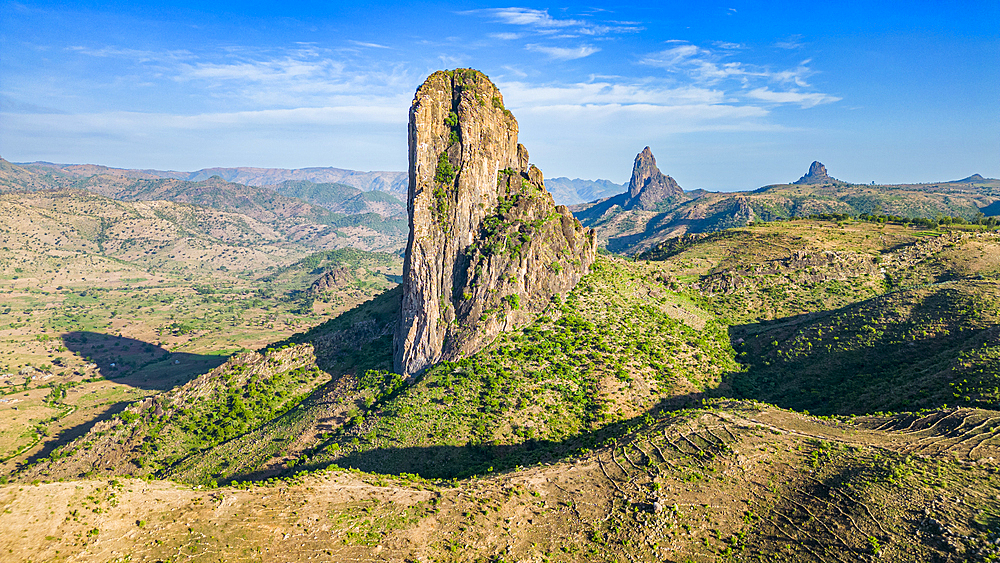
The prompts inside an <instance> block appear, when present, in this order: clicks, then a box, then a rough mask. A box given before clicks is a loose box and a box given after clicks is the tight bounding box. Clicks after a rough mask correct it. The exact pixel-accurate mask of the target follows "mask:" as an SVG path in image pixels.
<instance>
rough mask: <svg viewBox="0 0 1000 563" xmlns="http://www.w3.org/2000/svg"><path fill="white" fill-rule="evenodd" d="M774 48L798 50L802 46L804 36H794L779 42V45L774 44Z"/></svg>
mask: <svg viewBox="0 0 1000 563" xmlns="http://www.w3.org/2000/svg"><path fill="white" fill-rule="evenodd" d="M774 46H775V47H777V48H779V49H788V50H793V49H798V48H799V47H801V46H802V36H801V35H793V36H791V37H789V38H788V39H785V40H783V41H778V42H777V43H775V44H774Z"/></svg>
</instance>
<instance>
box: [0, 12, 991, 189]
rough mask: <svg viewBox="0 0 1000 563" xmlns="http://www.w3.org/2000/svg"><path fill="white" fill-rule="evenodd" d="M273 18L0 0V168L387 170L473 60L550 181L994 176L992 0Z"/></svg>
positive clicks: (718, 182)
mask: <svg viewBox="0 0 1000 563" xmlns="http://www.w3.org/2000/svg"><path fill="white" fill-rule="evenodd" d="M280 4H281V3H278V2H273V1H269V2H215V3H212V2H199V3H195V2H156V3H151V2H141V1H139V2H9V1H0V156H3V157H4V158H6V159H8V160H11V161H15V162H24V161H34V160H47V161H52V162H65V163H95V164H105V165H109V166H119V167H128V168H160V169H174V170H194V169H198V168H204V167H210V166H261V167H283V168H300V167H308V166H336V167H340V168H351V169H359V170H404V169H405V168H406V118H407V109H408V107H409V104H410V101H411V100H412V98H413V92H414V90H415V89H416V87H417V86H419V85H420V83H421V82H422V81H423V79H424V78H425V77H426V76H427V75H428V74H429V73H431V72H433V71H434V70H437V69H442V68H455V67H472V68H477V69H480V70H482V71H483V72H485V73H486V74H487V75H489V76H490V77H491V79H493V81H494V82H496V83H497V84H498V85H499V86H500V88H501V91H502V92H503V94H504V98H505V103H506V105H507V107H508V108H509V109H511V110H512V111H513V112H514V115H515V116H516V117H517V119H518V122H519V123H520V129H521V135H520V137H521V142H522V143H524V144H525V146H527V147H528V150H529V152H530V153H531V157H532V161H533V162H535V163H536V164H537V165H538V166H539V167H540V168H541V169H542V170H543V172H544V173H545V174H546V176H548V177H555V176H569V177H572V178H576V177H580V178H588V179H596V178H607V179H610V180H613V181H616V182H625V181H627V180H628V177H629V175H630V173H631V166H632V160H633V158H634V157H635V155H636V153H638V152H639V151H640V150H642V148H643V147H644V146H646V145H649V146H650V147H651V148H652V149H653V153H654V154H655V155H656V157H657V162H658V164H659V165H660V168H661V170H663V171H664V172H665V173H667V174H670V175H672V176H673V177H674V178H675V179H677V181H678V182H679V183H680V184H681V186H682V187H684V188H685V189H695V188H705V189H710V190H745V189H753V188H756V187H759V186H761V185H765V184H768V183H776V182H782V181H791V180H795V179H796V178H798V177H799V176H800V175H802V174H803V173H805V171H806V169H807V168H808V166H809V163H810V162H812V161H813V160H820V161H822V162H823V163H824V164H826V165H827V168H828V169H829V170H830V173H831V175H833V176H836V177H838V178H841V179H844V180H848V181H854V182H870V181H876V182H921V181H936V180H948V179H958V178H961V177H964V176H968V175H970V174H973V173H981V174H983V175H985V176H990V177H1000V1H997V0H993V1H981V2H976V1H968V2H935V3H920V2H895V3H891V2H890V3H885V2H883V3H879V2H829V3H818V4H809V3H801V2H752V1H746V0H731V1H723V2H719V3H713V2H711V1H709V2H692V3H655V2H643V3H620V4H615V3H607V4H601V5H599V6H595V5H592V4H559V5H556V4H540V3H530V4H520V3H518V4H509V3H500V4H486V3H480V2H449V3H442V2H384V3H374V2H364V3H363V2H324V3H296V4H295V5H293V6H282V5H280Z"/></svg>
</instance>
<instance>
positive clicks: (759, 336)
mask: <svg viewBox="0 0 1000 563" xmlns="http://www.w3.org/2000/svg"><path fill="white" fill-rule="evenodd" d="M979 318H980V317H979V313H978V311H976V302H975V301H973V300H972V297H971V296H970V294H969V293H967V292H964V291H960V290H959V289H958V288H948V287H941V288H938V289H936V290H935V291H933V292H932V293H929V294H921V293H919V292H914V293H910V294H906V292H900V293H896V294H890V295H887V296H880V297H876V298H873V299H870V300H867V301H862V302H860V303H855V304H853V305H849V306H847V307H844V308H841V309H835V310H832V311H823V312H816V313H807V314H803V315H796V316H793V317H787V318H782V319H776V320H773V321H764V322H760V323H752V324H746V325H740V326H733V327H730V328H729V337H730V341H731V342H732V345H733V349H734V350H736V352H737V353H738V354H739V355H740V357H739V359H740V361H741V362H742V363H743V365H744V366H746V370H745V371H742V372H736V373H730V374H728V375H727V376H725V378H724V381H725V382H726V383H728V384H729V385H730V386H731V389H732V393H733V394H734V395H735V396H736V397H738V398H745V399H755V400H759V401H764V402H768V403H773V404H776V405H778V406H780V407H783V408H788V409H793V410H797V411H808V412H810V413H812V414H820V415H851V414H867V413H873V412H895V411H910V410H916V409H921V408H936V407H941V406H942V405H944V404H954V403H956V395H955V393H956V391H957V390H958V387H956V385H967V386H975V385H980V386H983V387H984V388H996V386H997V385H998V384H1000V378H998V377H997V371H996V366H995V364H994V363H991V360H990V359H989V358H988V357H979V356H978V355H977V354H970V352H972V351H974V350H979V349H983V348H984V347H994V346H998V345H1000V327H997V326H996V325H990V324H988V323H984V322H983V321H982V320H978V319H979ZM962 362H969V363H970V366H971V367H966V368H963V367H962ZM977 362H979V363H978V364H977ZM970 382H971V383H970ZM958 402H959V403H963V404H976V403H975V399H974V398H973V399H972V400H971V401H970V400H968V399H964V397H963V398H962V399H958ZM979 406H983V405H979ZM990 408H995V407H990Z"/></svg>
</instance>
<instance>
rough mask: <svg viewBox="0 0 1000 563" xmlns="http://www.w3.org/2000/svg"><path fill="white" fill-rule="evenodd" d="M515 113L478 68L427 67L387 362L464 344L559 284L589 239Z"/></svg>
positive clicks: (443, 355) (567, 284) (415, 117)
mask: <svg viewBox="0 0 1000 563" xmlns="http://www.w3.org/2000/svg"><path fill="white" fill-rule="evenodd" d="M517 134H518V126H517V120H515V119H514V116H513V115H512V114H511V113H510V112H509V111H507V110H506V109H505V108H504V106H503V97H502V96H501V94H500V91H499V90H498V89H497V87H496V86H495V85H493V83H492V82H490V80H489V79H488V78H487V77H486V76H485V75H483V74H482V73H480V72H478V71H475V70H469V69H458V70H455V71H448V72H445V71H439V72H435V73H434V74H432V75H431V76H430V77H428V78H427V80H426V81H425V82H424V84H423V85H422V86H420V88H418V89H417V93H416V96H415V97H414V100H413V104H412V106H411V107H410V121H409V191H408V197H407V210H408V213H409V219H410V235H409V241H408V243H407V250H406V259H405V262H404V267H403V268H404V270H403V298H402V310H401V317H400V322H399V326H398V327H397V330H396V334H395V339H394V346H395V348H394V364H395V369H396V370H397V371H398V372H399V373H403V374H406V375H412V374H416V373H419V372H420V371H421V370H422V369H423V368H425V367H427V366H429V365H431V364H433V363H435V362H437V361H441V360H448V359H453V358H457V357H460V356H463V355H466V354H468V353H471V352H474V351H476V350H478V349H479V348H480V347H482V345H483V344H485V343H487V342H489V341H490V340H491V339H492V338H493V337H494V336H496V334H497V333H499V332H500V331H502V330H505V329H507V328H512V327H514V326H517V325H519V324H520V323H521V322H523V321H524V320H526V319H528V318H529V317H530V315H531V313H533V312H536V311H538V310H540V309H541V308H543V307H544V306H545V305H546V304H548V302H549V301H550V300H551V299H552V296H553V295H555V294H556V293H562V292H566V291H569V290H570V289H572V288H573V286H574V285H576V283H577V282H578V281H579V279H580V277H582V276H583V274H584V273H586V271H587V269H588V267H589V266H590V264H591V263H592V262H593V260H594V255H595V252H596V240H595V238H594V234H593V231H591V230H588V229H584V228H583V226H582V225H581V224H580V222H579V221H577V220H576V219H575V218H574V217H573V215H572V214H571V213H570V212H569V210H568V209H566V208H565V207H564V206H556V205H555V204H554V203H553V201H552V196H551V195H549V193H548V192H547V191H546V190H545V187H544V183H543V178H542V173H541V171H540V170H539V169H538V168H536V167H534V166H533V165H529V163H528V151H527V150H526V149H525V148H524V147H523V146H522V145H519V144H518V142H517Z"/></svg>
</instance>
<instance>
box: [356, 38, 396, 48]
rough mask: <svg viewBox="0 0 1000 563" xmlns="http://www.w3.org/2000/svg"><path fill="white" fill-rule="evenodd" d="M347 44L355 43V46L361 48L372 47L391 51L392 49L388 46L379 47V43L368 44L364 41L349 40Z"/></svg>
mask: <svg viewBox="0 0 1000 563" xmlns="http://www.w3.org/2000/svg"><path fill="white" fill-rule="evenodd" d="M347 42H348V43H353V44H355V45H357V46H359V47H372V48H374V49H390V48H391V47H389V46H387V45H379V44H378V43H366V42H364V41H354V40H348V41H347Z"/></svg>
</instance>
